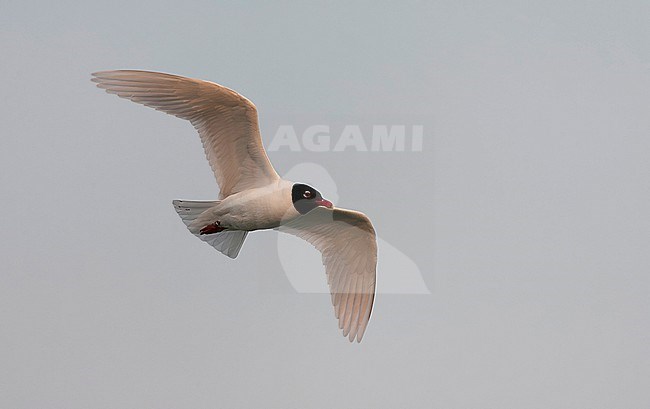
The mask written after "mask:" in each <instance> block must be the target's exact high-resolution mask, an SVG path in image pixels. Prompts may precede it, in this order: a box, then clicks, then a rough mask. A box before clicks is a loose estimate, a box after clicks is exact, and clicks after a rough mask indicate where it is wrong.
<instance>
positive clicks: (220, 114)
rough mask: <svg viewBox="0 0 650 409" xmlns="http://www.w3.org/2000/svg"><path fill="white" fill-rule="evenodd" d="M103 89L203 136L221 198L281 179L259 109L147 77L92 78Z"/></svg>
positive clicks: (206, 86) (181, 82)
mask: <svg viewBox="0 0 650 409" xmlns="http://www.w3.org/2000/svg"><path fill="white" fill-rule="evenodd" d="M93 77H94V78H93V79H92V80H93V81H94V82H96V83H97V86H98V87H99V88H103V89H105V90H106V92H108V93H110V94H116V95H117V96H119V97H121V98H126V99H130V100H131V101H133V102H137V103H139V104H143V105H146V106H149V107H152V108H155V109H157V110H159V111H163V112H166V113H168V114H171V115H175V116H177V117H179V118H182V119H186V120H188V121H190V122H191V123H192V125H194V127H195V128H196V129H197V130H198V132H199V135H200V136H201V142H203V148H204V149H205V155H206V157H207V159H208V162H209V163H210V167H211V168H212V171H213V172H214V176H215V178H216V179H217V183H218V184H219V189H220V198H222V199H223V198H225V197H227V196H229V195H231V194H233V193H237V192H241V191H243V190H246V189H250V188H255V187H261V186H265V185H268V184H270V183H272V182H273V181H275V180H277V179H279V176H278V174H277V173H276V172H275V170H274V169H273V166H272V165H271V162H270V161H269V159H268V157H267V156H266V152H265V150H264V146H263V145H262V138H261V136H260V130H259V125H258V122H257V109H256V108H255V105H253V103H252V102H251V101H249V100H248V99H246V98H245V97H244V96H242V95H239V94H238V93H236V92H235V91H233V90H231V89H228V88H226V87H223V86H221V85H218V84H215V83H213V82H208V81H201V80H196V79H191V78H185V77H181V76H178V75H171V74H163V73H158V72H149V71H135V70H118V71H102V72H96V73H94V74H93Z"/></svg>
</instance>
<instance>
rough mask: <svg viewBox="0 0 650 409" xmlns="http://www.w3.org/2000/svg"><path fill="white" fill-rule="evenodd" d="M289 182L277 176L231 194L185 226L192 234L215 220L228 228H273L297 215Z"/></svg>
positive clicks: (252, 229)
mask: <svg viewBox="0 0 650 409" xmlns="http://www.w3.org/2000/svg"><path fill="white" fill-rule="evenodd" d="M292 186H293V182H289V181H287V180H283V179H279V180H277V181H276V182H273V183H271V184H269V185H267V186H264V187H258V188H253V189H249V190H245V191H243V192H239V193H235V194H233V195H230V196H228V197H226V198H225V199H223V200H221V201H220V202H218V204H216V205H215V206H213V207H211V208H209V209H207V210H205V211H204V212H203V213H201V214H200V215H199V216H198V217H197V218H196V219H195V220H194V221H193V222H192V224H190V225H189V226H188V227H189V229H190V231H191V232H192V233H195V234H196V233H198V232H199V231H200V230H201V228H203V227H204V226H207V225H209V224H212V223H215V222H219V225H220V226H221V227H223V228H225V229H228V230H242V231H254V230H263V229H275V228H277V227H280V224H281V223H283V222H287V221H290V220H292V219H295V218H296V217H299V216H300V213H298V212H297V211H296V209H295V208H294V207H293V203H292V202H291V187H292Z"/></svg>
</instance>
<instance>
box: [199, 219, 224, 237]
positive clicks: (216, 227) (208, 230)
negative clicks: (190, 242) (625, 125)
mask: <svg viewBox="0 0 650 409" xmlns="http://www.w3.org/2000/svg"><path fill="white" fill-rule="evenodd" d="M224 230H226V228H225V227H221V226H220V223H219V221H216V222H214V223H212V224H208V225H207V226H205V227H204V228H202V229H201V231H200V232H199V234H201V235H203V234H213V233H219V232H220V231H224Z"/></svg>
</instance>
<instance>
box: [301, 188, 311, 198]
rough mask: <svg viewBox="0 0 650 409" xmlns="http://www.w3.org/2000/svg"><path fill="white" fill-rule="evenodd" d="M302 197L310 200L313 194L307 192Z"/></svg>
mask: <svg viewBox="0 0 650 409" xmlns="http://www.w3.org/2000/svg"><path fill="white" fill-rule="evenodd" d="M302 197H304V198H305V199H309V198H310V197H311V192H310V191H309V190H305V193H303V194H302Z"/></svg>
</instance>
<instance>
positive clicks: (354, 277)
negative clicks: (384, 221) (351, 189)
mask: <svg viewBox="0 0 650 409" xmlns="http://www.w3.org/2000/svg"><path fill="white" fill-rule="evenodd" d="M279 230H280V231H283V232H285V233H290V234H293V235H295V236H298V237H300V238H302V239H304V240H306V241H308V242H309V243H311V244H312V245H313V246H314V247H316V249H318V250H319V251H320V252H321V253H322V256H323V265H325V272H326V273H327V283H328V284H329V287H330V292H331V295H332V304H333V305H334V315H335V316H336V318H337V319H338V320H339V328H341V329H342V330H343V335H344V336H347V337H348V338H349V340H350V341H354V339H355V338H356V340H357V342H361V339H362V338H363V334H364V332H365V330H366V326H367V325H368V321H369V320H370V315H371V314H372V305H373V302H374V299H375V285H376V281H377V279H376V268H377V239H376V237H375V230H374V228H373V227H372V223H370V220H369V219H368V217H367V216H366V215H364V214H363V213H360V212H355V211H353V210H345V209H326V208H323V207H318V208H316V209H314V210H312V211H311V212H309V213H307V214H306V215H304V216H301V217H298V218H297V219H294V220H292V221H290V222H288V223H286V224H283V225H282V226H280V229H279Z"/></svg>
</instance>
